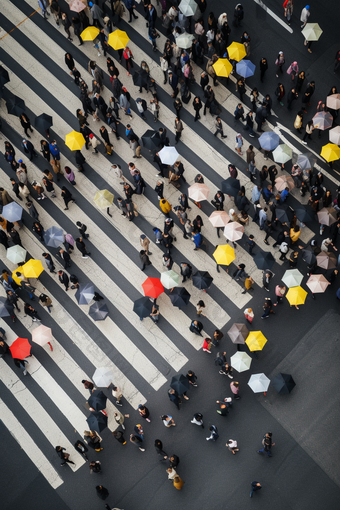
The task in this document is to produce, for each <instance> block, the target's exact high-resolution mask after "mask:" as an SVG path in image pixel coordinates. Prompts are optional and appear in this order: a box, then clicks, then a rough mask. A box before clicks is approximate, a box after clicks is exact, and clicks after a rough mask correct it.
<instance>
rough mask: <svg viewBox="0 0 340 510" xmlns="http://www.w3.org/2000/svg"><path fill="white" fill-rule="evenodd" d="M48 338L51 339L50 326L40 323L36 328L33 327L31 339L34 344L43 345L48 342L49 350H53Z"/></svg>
mask: <svg viewBox="0 0 340 510" xmlns="http://www.w3.org/2000/svg"><path fill="white" fill-rule="evenodd" d="M50 340H52V330H51V328H48V327H47V326H44V325H43V324H41V325H40V326H38V327H37V328H35V329H34V330H33V331H32V341H33V342H35V343H36V344H38V345H40V346H41V347H42V346H43V345H46V344H48V345H49V346H50V348H51V351H53V347H52V345H51V343H50Z"/></svg>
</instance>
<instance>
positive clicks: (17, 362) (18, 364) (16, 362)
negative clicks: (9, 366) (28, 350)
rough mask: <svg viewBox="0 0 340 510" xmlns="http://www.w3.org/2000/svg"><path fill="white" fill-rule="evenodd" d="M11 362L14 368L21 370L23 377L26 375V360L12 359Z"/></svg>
mask: <svg viewBox="0 0 340 510" xmlns="http://www.w3.org/2000/svg"><path fill="white" fill-rule="evenodd" d="M13 361H14V365H15V366H16V367H18V368H21V370H22V372H23V374H24V375H27V374H28V372H27V369H26V365H29V362H28V361H27V360H26V359H17V358H13Z"/></svg>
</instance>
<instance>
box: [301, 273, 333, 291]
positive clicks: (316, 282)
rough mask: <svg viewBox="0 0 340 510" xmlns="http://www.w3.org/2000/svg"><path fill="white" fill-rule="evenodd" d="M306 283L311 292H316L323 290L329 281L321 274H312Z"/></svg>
mask: <svg viewBox="0 0 340 510" xmlns="http://www.w3.org/2000/svg"><path fill="white" fill-rule="evenodd" d="M306 285H307V287H308V288H309V289H310V290H311V292H312V293H313V294H316V293H319V292H325V290H326V289H327V287H328V285H330V283H329V281H328V280H326V278H325V277H324V275H323V274H312V275H311V276H310V277H309V278H308V281H307V282H306Z"/></svg>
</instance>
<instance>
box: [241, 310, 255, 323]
mask: <svg viewBox="0 0 340 510" xmlns="http://www.w3.org/2000/svg"><path fill="white" fill-rule="evenodd" d="M243 313H244V317H245V319H246V321H247V322H249V324H251V323H252V322H253V320H254V312H253V310H252V308H246V309H245V310H244V312H243Z"/></svg>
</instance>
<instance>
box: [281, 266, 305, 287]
mask: <svg viewBox="0 0 340 510" xmlns="http://www.w3.org/2000/svg"><path fill="white" fill-rule="evenodd" d="M302 280H303V274H301V273H300V271H299V270H298V269H288V270H287V271H286V272H285V274H284V275H283V277H282V281H283V283H285V284H286V285H287V287H289V288H290V287H298V286H299V285H300V284H301V282H302Z"/></svg>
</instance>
